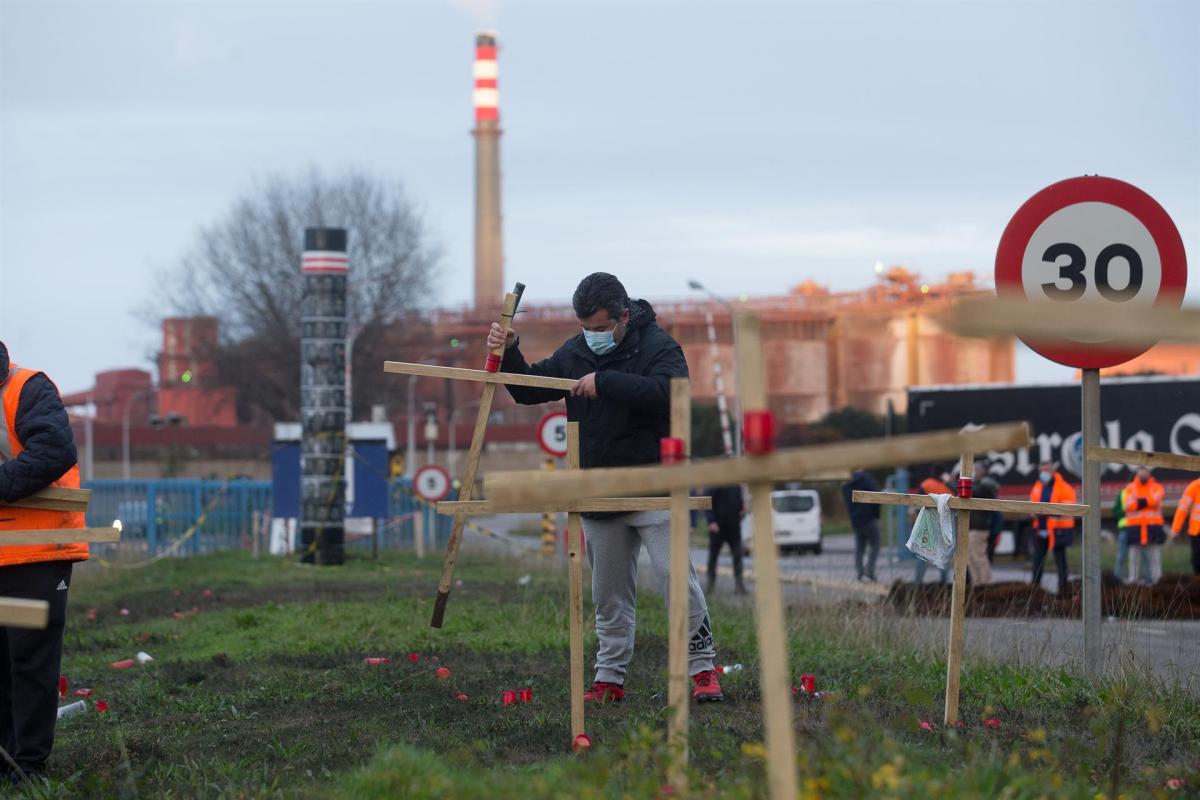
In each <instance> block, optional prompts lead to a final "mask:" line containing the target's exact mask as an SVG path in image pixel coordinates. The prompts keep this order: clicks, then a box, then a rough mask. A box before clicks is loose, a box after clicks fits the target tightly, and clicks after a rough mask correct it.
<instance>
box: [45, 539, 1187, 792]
mask: <svg viewBox="0 0 1200 800" xmlns="http://www.w3.org/2000/svg"><path fill="white" fill-rule="evenodd" d="M526 572H531V573H532V575H533V579H532V581H530V582H529V583H528V584H527V585H525V586H521V585H519V584H518V581H517V578H518V577H519V576H520V575H522V574H524V573H526ZM458 576H459V577H460V578H461V579H462V581H463V585H462V586H461V587H458V588H456V590H455V593H454V596H453V599H452V602H451V606H450V609H449V613H448V615H447V624H446V627H445V628H444V629H443V630H442V631H440V632H438V631H433V630H432V629H430V628H429V627H428V619H429V613H430V610H431V602H430V598H431V596H432V589H433V586H434V584H435V582H436V574H435V571H434V565H432V564H431V563H429V562H425V563H424V564H420V563H418V562H416V561H415V560H413V559H411V558H409V557H406V556H397V555H394V554H389V555H386V556H385V557H383V558H382V559H381V560H380V561H368V560H359V561H353V562H351V563H349V564H348V565H346V566H344V567H339V568H325V569H321V568H314V567H303V566H300V565H297V564H295V563H292V562H291V561H290V560H282V559H260V560H254V559H251V558H249V557H248V556H246V555H244V554H240V553H224V554H218V555H214V556H206V557H198V558H192V559H186V560H179V561H163V562H159V563H157V564H154V565H151V566H149V567H147V568H145V569H139V570H128V571H108V572H101V571H99V570H95V569H92V570H88V571H87V572H85V573H84V574H80V575H78V577H77V579H76V581H75V585H74V586H73V587H72V597H71V608H70V611H69V623H68V633H67V637H66V647H65V657H64V665H63V672H64V674H65V675H67V676H68V679H69V680H70V682H71V687H72V689H74V688H75V687H80V686H87V687H90V688H92V689H94V690H95V691H96V695H95V697H94V698H93V699H96V698H103V699H105V700H107V701H108V702H109V703H110V704H111V708H110V710H109V711H108V712H107V713H104V714H99V713H89V714H87V715H83V716H78V717H72V718H70V719H68V720H64V721H63V722H62V723H61V724H60V725H59V731H58V741H57V745H56V750H55V755H54V758H53V760H52V762H51V772H52V775H53V778H54V780H53V781H52V782H51V783H50V784H49V785H48V786H45V787H41V788H39V789H37V790H36V791H31V792H30V793H29V794H31V795H33V796H38V797H47V798H49V797H188V798H191V797H211V798H224V797H230V798H233V797H334V798H376V797H377V798H385V797H386V798H392V797H414V798H441V797H462V798H472V797H480V798H483V797H487V798H509V797H511V798H528V797H546V798H551V797H564V796H573V797H585V798H587V797H595V798H607V797H621V796H625V797H658V796H662V793H663V786H664V764H665V760H666V755H667V753H666V750H665V746H664V743H663V736H662V733H663V731H664V729H665V720H666V713H665V692H666V685H665V660H666V653H665V636H666V619H665V613H664V610H663V607H662V603H661V602H660V601H659V600H658V598H657V597H654V596H651V594H650V593H648V592H646V593H643V597H642V599H641V601H640V603H639V618H638V623H639V626H638V641H637V654H636V656H635V659H634V662H633V664H632V667H631V671H630V674H629V678H628V683H627V686H628V688H629V689H630V692H629V694H628V695H627V699H626V702H625V703H623V704H622V705H620V706H615V707H614V706H609V707H603V708H599V709H590V710H589V718H588V731H589V733H590V734H591V736H592V738H593V739H594V740H595V742H596V746H595V747H594V748H593V750H592V751H591V752H590V753H588V754H587V755H586V756H583V757H576V756H572V755H570V754H569V753H567V752H566V750H567V745H568V743H569V742H568V738H569V737H568V731H567V728H568V726H567V710H568V696H567V647H568V642H567V636H566V625H565V605H566V603H565V594H566V591H565V585H564V581H563V580H562V570H561V569H558V568H557V567H556V568H555V569H553V570H538V569H531V568H530V565H529V564H520V563H515V562H505V561H497V560H496V559H494V558H493V559H487V560H483V559H465V560H464V561H463V562H462V563H461V564H460V567H459V570H458ZM89 608H94V609H96V619H95V621H91V622H89V621H88V620H87V614H86V612H87V610H88V609H89ZM123 608H124V609H128V612H129V613H128V615H122V614H121V613H120V610H121V609H123ZM193 609H197V611H196V613H192V610H193ZM177 611H178V612H182V614H183V615H182V618H176V617H175V616H174V613H173V612H177ZM893 614H894V612H893V611H891V610H890V609H887V608H882V607H865V606H858V605H845V606H841V607H837V608H835V609H833V610H830V609H828V608H826V609H823V610H822V611H821V612H819V613H816V612H813V611H812V610H810V609H805V608H796V609H792V616H791V619H790V627H791V635H790V636H789V645H790V654H791V659H792V667H793V670H794V671H795V672H796V673H797V674H799V673H800V672H811V673H814V674H816V675H817V676H818V681H819V688H821V689H822V690H824V692H825V695H824V696H823V697H822V698H820V699H807V698H802V699H801V700H800V701H798V702H797V703H796V726H797V731H798V735H797V742H798V745H799V753H798V761H799V767H800V770H801V785H802V787H803V791H804V794H805V796H807V797H825V796H828V797H862V796H866V795H879V796H884V795H886V796H891V797H914V798H916V797H933V796H945V797H950V796H981V797H982V796H988V797H990V796H1005V797H1013V798H1017V797H1030V798H1032V797H1043V796H1055V797H1078V798H1085V797H1086V798H1094V797H1096V796H1097V795H1098V794H1114V792H1113V786H1114V777H1116V786H1117V790H1118V791H1119V792H1120V793H1122V794H1124V795H1125V796H1131V797H1132V796H1151V795H1153V794H1154V793H1156V792H1161V791H1162V787H1163V786H1164V785H1165V784H1166V781H1168V780H1170V779H1180V780H1183V781H1190V783H1189V784H1188V786H1189V788H1188V789H1185V790H1182V791H1184V792H1186V791H1193V792H1195V793H1200V774H1198V773H1197V764H1200V704H1198V703H1197V701H1196V698H1194V697H1192V696H1189V695H1186V694H1182V693H1180V692H1178V691H1170V690H1167V689H1164V688H1161V687H1159V686H1158V685H1156V684H1155V683H1154V682H1153V681H1152V680H1150V679H1149V678H1147V677H1146V676H1144V675H1140V674H1130V675H1126V676H1122V678H1121V679H1119V680H1116V681H1114V682H1112V683H1109V684H1106V685H1103V686H1100V687H1098V688H1096V687H1092V686H1091V685H1090V684H1088V683H1086V682H1084V681H1082V680H1080V679H1078V678H1076V677H1073V676H1072V675H1069V674H1066V673H1063V672H1059V671H1055V670H1048V669H1039V668H1032V667H1012V666H1003V665H996V664H988V663H977V662H976V663H968V664H967V665H966V666H965V669H964V672H963V693H962V717H963V719H964V720H965V727H964V728H962V729H950V730H943V729H941V727H940V726H937V725H934V726H933V730H922V727H921V724H920V723H921V722H922V721H939V720H940V718H941V692H942V686H943V681H944V665H943V663H942V662H941V661H940V659H939V657H938V655H937V654H936V653H928V652H921V651H919V650H917V649H915V648H914V646H912V645H911V644H910V643H908V642H906V641H904V640H902V639H901V635H900V634H898V633H897V632H896V631H895V625H894V623H895V617H894V616H892V615H893ZM712 621H713V623H714V636H715V638H716V641H717V643H718V648H719V654H720V659H721V661H722V663H733V662H740V663H743V664H745V665H746V669H745V670H744V671H742V672H740V673H734V674H733V675H729V676H726V677H725V678H724V679H723V684H724V686H725V689H726V691H727V693H728V694H729V696H730V699H729V701H727V702H726V703H724V704H710V705H707V706H701V707H693V709H692V739H691V742H692V760H691V765H692V770H693V776H692V786H693V794H694V795H695V796H698V797H718V796H720V797H735V798H736V797H745V798H750V797H761V796H763V792H764V781H763V769H762V767H763V763H762V758H763V748H762V744H761V739H762V730H761V719H760V708H759V685H758V680H757V674H756V670H755V663H756V658H757V656H756V647H755V642H754V625H753V619H752V615H751V613H750V608H749V606H748V605H746V604H745V603H741V602H736V601H729V602H725V601H722V600H720V599H718V600H716V601H715V602H714V605H713V608H712ZM139 650H145V651H147V652H149V653H150V654H151V655H153V656H154V658H155V660H154V661H153V662H152V663H150V664H147V665H144V666H137V667H133V668H130V669H124V670H115V669H112V668H111V667H110V666H109V664H110V663H111V662H113V661H117V660H120V659H125V658H131V657H133V656H134V654H135V653H136V652H138V651H139ZM588 651H589V653H591V652H594V641H593V638H592V637H591V636H590V633H589V643H588ZM410 653H416V654H418V658H417V661H416V663H413V662H410V660H409V654H410ZM366 656H381V657H388V658H390V659H391V662H390V663H388V664H385V665H381V666H375V667H370V666H365V665H364V664H363V658H364V657H366ZM438 666H446V667H447V668H449V669H450V677H449V678H447V679H445V680H439V679H438V678H437V677H436V675H435V669H436V668H437V667H438ZM521 687H530V688H532V689H533V691H534V698H535V701H534V703H532V704H518V705H516V706H508V707H505V706H503V705H501V703H500V701H499V696H500V692H501V690H502V689H508V688H511V689H516V688H521ZM458 693H463V694H465V695H467V699H466V700H460V699H456V698H455V696H454V695H456V694H458ZM985 719H997V720H999V723H998V727H995V728H993V727H989V726H987V725H985V724H984V722H983V720H985ZM1172 796H1179V794H1178V793H1176V794H1174V795H1172Z"/></svg>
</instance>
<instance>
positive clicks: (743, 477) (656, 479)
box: [487, 356, 1030, 511]
mask: <svg viewBox="0 0 1200 800" xmlns="http://www.w3.org/2000/svg"><path fill="white" fill-rule="evenodd" d="M739 358H741V356H739ZM738 363H739V366H740V364H741V361H739V362H738ZM763 402H766V401H765V400H764V401H763ZM744 403H745V399H744V398H743V408H745V407H747V406H745V405H744ZM1029 443H1030V438H1029V427H1028V425H1026V424H1025V423H1023V422H1017V423H1007V424H1000V425H988V426H987V427H984V428H981V429H979V430H973V431H966V432H964V431H949V430H948V431H937V432H934V433H911V434H906V435H904V436H893V437H890V438H887V439H859V440H856V441H850V442H838V443H837V444H832V445H817V446H814V447H800V448H792V449H788V450H778V451H776V452H774V453H770V454H768V455H761V456H754V457H743V458H709V459H702V460H699V461H693V462H691V463H690V464H683V465H679V466H670V467H666V466H645V467H615V468H608V469H589V470H586V471H585V472H583V473H578V472H574V473H573V472H571V471H567V472H559V473H556V474H553V475H547V474H546V473H544V472H542V471H541V470H532V471H528V470H525V471H514V472H494V473H491V474H489V475H488V479H487V481H488V494H489V496H490V499H491V501H492V502H493V503H494V504H495V507H496V508H497V509H504V510H510V509H511V510H517V511H524V510H527V509H529V508H531V507H533V508H536V507H538V506H540V505H544V504H548V503H553V502H555V501H556V500H557V499H558V498H562V497H572V498H585V497H624V496H633V495H644V494H650V493H656V492H671V491H674V490H675V489H686V488H687V487H689V486H731V485H734V484H739V483H764V482H770V483H773V482H775V481H784V480H801V479H804V478H806V477H807V476H808V475H810V474H812V473H814V472H823V473H824V472H828V471H829V470H831V469H836V468H843V469H845V468H849V467H861V468H863V469H870V468H872V467H882V466H895V465H897V464H906V463H909V464H911V463H920V462H924V461H936V460H938V459H941V458H947V457H950V456H956V455H958V454H960V453H961V452H962V451H963V450H964V449H969V450H971V451H972V452H983V451H987V450H999V451H1007V450H1016V449H1019V448H1022V447H1028V446H1029Z"/></svg>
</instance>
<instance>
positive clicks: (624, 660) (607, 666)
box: [583, 511, 717, 685]
mask: <svg viewBox="0 0 1200 800" xmlns="http://www.w3.org/2000/svg"><path fill="white" fill-rule="evenodd" d="M583 531H584V534H585V536H586V538H587V555H588V561H589V562H590V563H591V565H592V603H593V604H594V605H595V606H596V638H597V639H599V640H600V647H599V649H598V651H597V653H596V680H597V681H606V682H608V683H619V684H622V685H624V683H625V670H626V668H627V667H628V666H629V661H630V659H632V658H633V632H634V626H635V606H636V604H637V572H638V554H639V553H640V552H641V549H642V545H645V546H646V552H647V553H649V555H650V563H651V565H653V567H654V577H655V580H656V582H657V584H658V591H659V592H661V593H662V596H663V600H664V601H665V600H666V599H667V587H668V580H669V575H670V563H671V562H670V553H671V546H670V535H671V515H670V513H669V512H667V511H635V512H632V513H629V514H622V515H621V516H619V517H612V518H611V519H587V518H585V519H584V520H583ZM689 562H690V559H689ZM716 655H717V652H716V650H715V649H714V648H713V637H712V624H711V623H710V622H709V619H708V605H707V604H706V603H705V602H704V592H702V591H701V590H700V582H699V581H698V580H697V579H696V570H695V569H693V568H692V566H691V564H690V563H689V564H688V674H689V675H695V674H696V673H697V672H704V671H705V670H710V669H712V668H713V659H714V658H716Z"/></svg>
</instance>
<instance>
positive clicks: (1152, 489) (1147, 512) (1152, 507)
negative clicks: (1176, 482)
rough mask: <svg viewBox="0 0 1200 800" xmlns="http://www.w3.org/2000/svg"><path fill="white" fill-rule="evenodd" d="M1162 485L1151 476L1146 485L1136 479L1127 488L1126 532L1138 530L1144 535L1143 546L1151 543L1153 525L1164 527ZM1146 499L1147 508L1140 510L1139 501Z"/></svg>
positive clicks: (1163, 491)
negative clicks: (1132, 529) (1150, 532)
mask: <svg viewBox="0 0 1200 800" xmlns="http://www.w3.org/2000/svg"><path fill="white" fill-rule="evenodd" d="M1164 494H1165V490H1164V489H1163V487H1162V484H1161V483H1159V482H1158V481H1156V480H1154V477H1153V476H1151V477H1150V479H1149V480H1147V481H1146V482H1145V483H1138V482H1137V480H1136V479H1135V480H1134V481H1133V482H1131V483H1130V484H1129V485H1128V486H1126V487H1125V519H1126V522H1127V524H1126V526H1125V528H1126V530H1129V529H1131V528H1138V529H1140V530H1141V533H1142V545H1143V546H1145V545H1147V544H1149V542H1150V534H1149V528H1150V526H1151V525H1160V526H1161V525H1162V524H1163V515H1162V506H1163V495H1164ZM1141 499H1145V500H1146V507H1145V508H1138V500H1141Z"/></svg>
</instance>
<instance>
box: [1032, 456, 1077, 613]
mask: <svg viewBox="0 0 1200 800" xmlns="http://www.w3.org/2000/svg"><path fill="white" fill-rule="evenodd" d="M1029 500H1030V502H1033V503H1074V502H1075V489H1074V488H1073V487H1072V486H1071V484H1069V483H1067V481H1066V479H1065V478H1063V476H1062V475H1061V474H1059V472H1058V470H1056V469H1055V468H1054V462H1053V461H1043V462H1042V463H1041V464H1039V465H1038V481H1037V483H1035V484H1034V485H1033V489H1032V490H1030V492H1029ZM1033 528H1034V532H1035V533H1036V534H1037V535H1036V536H1034V538H1033V576H1032V580H1031V583H1032V584H1033V585H1034V586H1041V585H1042V567H1043V565H1044V564H1045V563H1046V554H1047V553H1054V565H1055V567H1057V569H1058V593H1059V594H1062V592H1063V589H1065V588H1066V585H1067V577H1068V572H1067V548H1068V547H1070V546H1071V544H1072V543H1074V541H1075V518H1074V517H1051V516H1046V515H1038V516H1035V517H1034V518H1033Z"/></svg>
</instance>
